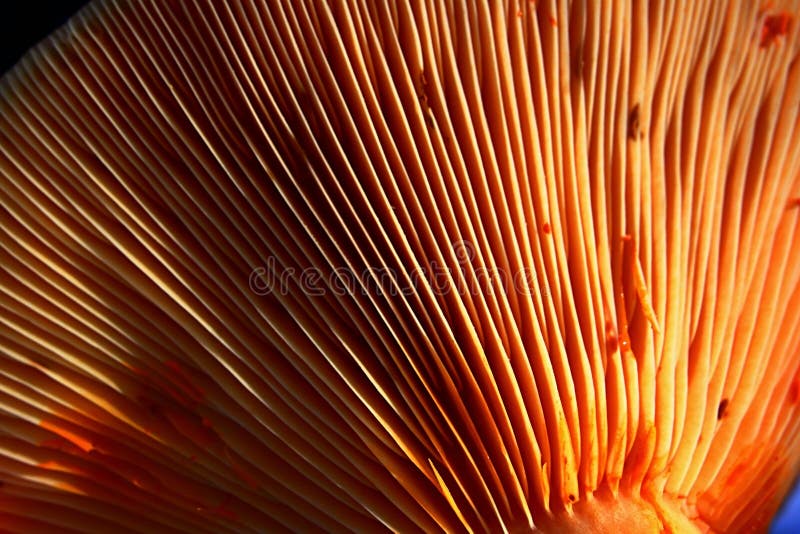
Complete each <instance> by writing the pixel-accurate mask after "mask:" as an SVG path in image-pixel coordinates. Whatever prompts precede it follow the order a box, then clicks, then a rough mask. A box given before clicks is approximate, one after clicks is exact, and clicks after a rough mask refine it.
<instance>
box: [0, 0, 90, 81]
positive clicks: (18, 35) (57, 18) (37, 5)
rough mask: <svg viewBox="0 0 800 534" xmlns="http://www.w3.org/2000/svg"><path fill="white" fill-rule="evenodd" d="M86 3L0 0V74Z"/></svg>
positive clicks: (44, 0) (77, 0)
mask: <svg viewBox="0 0 800 534" xmlns="http://www.w3.org/2000/svg"><path fill="white" fill-rule="evenodd" d="M87 3H88V2H87V0H0V53H2V57H0V60H2V63H0V75H2V74H5V73H6V72H7V71H8V70H9V69H10V68H11V67H13V66H14V65H15V64H16V63H17V61H19V60H20V58H21V57H22V56H23V55H24V54H25V52H27V51H28V49H30V48H31V47H33V46H34V45H36V43H38V42H39V41H41V40H42V39H44V38H45V37H47V36H48V35H50V34H51V33H53V31H54V30H56V29H57V28H59V27H60V26H62V25H63V24H64V23H65V22H66V21H67V20H68V19H69V18H70V17H71V16H72V15H74V14H75V13H76V12H77V11H78V10H80V8H81V7H83V6H84V5H86V4H87Z"/></svg>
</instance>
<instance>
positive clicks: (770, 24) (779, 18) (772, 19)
mask: <svg viewBox="0 0 800 534" xmlns="http://www.w3.org/2000/svg"><path fill="white" fill-rule="evenodd" d="M791 20H792V15H791V14H790V13H787V12H785V11H784V12H783V13H777V14H775V15H769V16H768V17H767V18H765V19H764V25H763V26H762V27H761V41H760V43H759V44H760V46H761V48H765V47H767V46H770V45H771V44H772V43H774V42H775V41H777V40H778V38H779V37H780V36H782V35H786V34H787V33H788V32H789V23H790V22H791Z"/></svg>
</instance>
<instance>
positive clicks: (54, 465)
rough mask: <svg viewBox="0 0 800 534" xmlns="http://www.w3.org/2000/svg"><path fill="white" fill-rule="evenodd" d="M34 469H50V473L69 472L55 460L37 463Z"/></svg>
mask: <svg viewBox="0 0 800 534" xmlns="http://www.w3.org/2000/svg"><path fill="white" fill-rule="evenodd" d="M36 467H41V468H42V469H50V470H51V471H69V469H67V468H65V467H64V466H63V465H61V464H60V463H59V462H56V461H55V460H47V461H44V462H39V463H38V464H36Z"/></svg>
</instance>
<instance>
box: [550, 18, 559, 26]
mask: <svg viewBox="0 0 800 534" xmlns="http://www.w3.org/2000/svg"><path fill="white" fill-rule="evenodd" d="M550 26H552V27H553V28H558V20H557V19H556V18H555V17H554V16H552V15H550Z"/></svg>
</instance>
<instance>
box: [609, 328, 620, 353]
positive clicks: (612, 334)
mask: <svg viewBox="0 0 800 534" xmlns="http://www.w3.org/2000/svg"><path fill="white" fill-rule="evenodd" d="M606 348H607V349H608V352H610V353H612V352H616V351H617V349H618V348H619V338H618V337H617V329H616V328H614V323H612V322H611V321H610V320H609V321H606Z"/></svg>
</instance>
